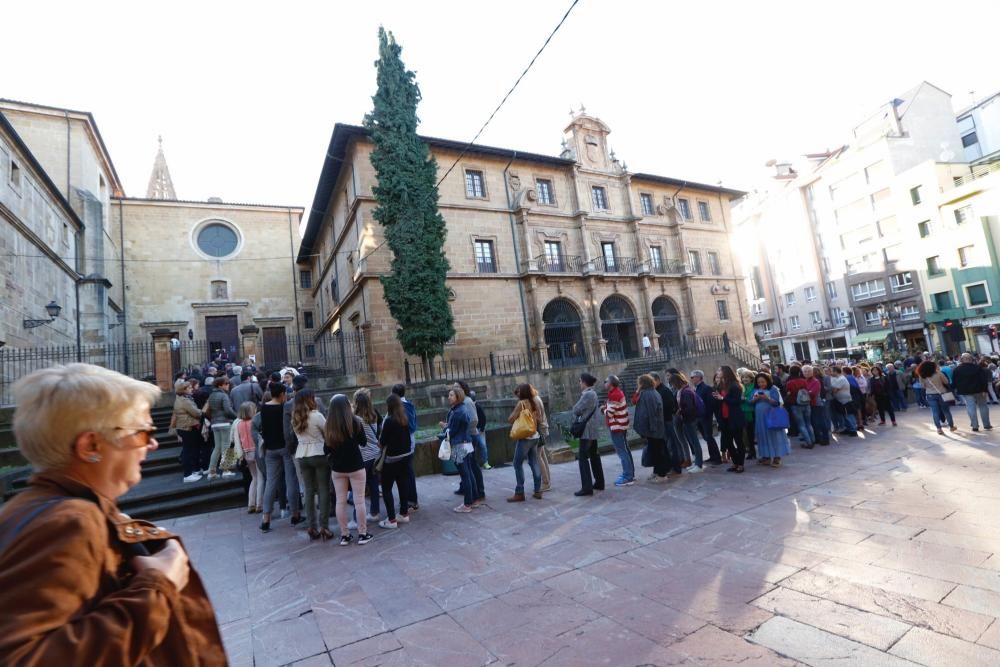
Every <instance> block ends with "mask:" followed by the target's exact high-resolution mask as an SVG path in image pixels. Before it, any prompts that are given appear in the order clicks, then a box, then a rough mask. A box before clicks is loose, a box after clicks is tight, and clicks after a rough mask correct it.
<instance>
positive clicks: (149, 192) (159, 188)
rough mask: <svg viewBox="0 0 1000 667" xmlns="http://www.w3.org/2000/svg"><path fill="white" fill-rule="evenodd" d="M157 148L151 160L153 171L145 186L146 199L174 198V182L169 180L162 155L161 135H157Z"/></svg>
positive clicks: (165, 162) (165, 161) (175, 195)
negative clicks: (154, 157) (154, 156)
mask: <svg viewBox="0 0 1000 667" xmlns="http://www.w3.org/2000/svg"><path fill="white" fill-rule="evenodd" d="M157 142H158V143H159V148H158V149H157V151H156V159H155V160H154V161H153V173H151V174H150V175H149V186H148V187H147V188H146V199H167V200H176V199H177V193H176V192H174V182H173V181H172V180H170V169H168V168H167V158H166V157H165V156H164V155H163V137H157Z"/></svg>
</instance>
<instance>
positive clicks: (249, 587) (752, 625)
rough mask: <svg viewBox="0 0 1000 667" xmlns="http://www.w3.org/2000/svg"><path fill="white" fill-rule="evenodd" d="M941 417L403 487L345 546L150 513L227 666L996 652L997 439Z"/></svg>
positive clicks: (967, 658) (917, 658) (990, 659)
mask: <svg viewBox="0 0 1000 667" xmlns="http://www.w3.org/2000/svg"><path fill="white" fill-rule="evenodd" d="M956 419H958V420H959V421H960V422H962V424H963V427H962V428H961V430H960V431H959V432H958V433H955V434H949V435H945V436H939V435H937V434H936V433H935V432H934V430H933V427H932V426H931V425H930V423H929V421H930V415H929V414H928V413H927V411H926V410H920V411H918V410H915V409H912V408H911V409H910V410H909V412H907V413H905V414H904V415H902V417H901V419H900V427H899V428H895V429H893V428H891V427H869V429H868V430H867V431H866V432H865V434H864V437H862V438H858V439H850V440H842V441H841V442H839V443H835V444H833V445H831V446H830V447H822V448H821V447H817V448H816V449H814V450H812V451H806V450H802V449H798V448H795V450H794V451H793V452H792V455H791V456H790V457H788V458H787V459H786V461H785V465H784V466H783V467H782V468H777V469H775V468H770V467H767V468H764V467H761V466H757V465H754V464H753V462H748V465H747V472H746V473H745V474H743V475H734V474H727V473H726V472H725V471H724V470H725V469H724V468H721V467H720V468H715V469H706V472H705V473H704V474H700V475H685V476H683V477H682V478H680V479H676V480H672V481H670V482H668V483H666V484H652V483H649V482H641V483H638V484H636V485H635V486H632V487H627V488H621V489H619V488H614V487H612V486H610V480H613V479H614V478H615V476H617V474H618V472H619V464H618V462H617V459H616V458H615V457H614V456H606V457H604V469H605V471H606V473H607V475H608V478H609V488H608V489H607V490H606V491H603V492H599V493H597V494H596V495H595V496H593V497H589V498H575V497H573V495H572V492H573V491H575V490H576V489H577V488H578V479H579V478H578V473H577V468H576V464H575V463H570V464H563V465H558V466H553V490H552V491H551V492H550V493H548V494H546V496H545V498H544V500H541V501H539V500H532V499H531V498H530V496H529V498H528V501H527V502H525V503H515V504H511V503H507V502H505V499H506V497H507V496H508V495H510V493H511V491H512V488H513V481H514V473H513V470H512V468H510V467H505V468H500V469H494V470H491V471H487V472H486V473H485V477H486V486H487V493H488V497H489V505H488V507H486V508H484V509H478V510H476V511H475V512H474V513H472V514H465V515H461V514H455V513H453V512H452V511H451V508H452V507H453V506H454V505H455V504H456V501H457V497H456V496H454V495H453V494H452V490H453V489H454V485H455V484H456V478H446V477H430V478H421V479H420V480H418V484H419V489H420V500H421V505H420V510H419V511H418V512H415V513H414V515H413V520H412V522H411V523H410V524H409V525H406V526H401V527H400V528H399V529H398V530H395V531H385V530H380V529H378V528H374V529H372V532H375V533H377V534H376V539H375V540H374V541H373V542H372V543H370V544H368V545H365V546H358V545H352V546H350V547H347V548H341V547H339V546H337V545H336V544H333V543H326V544H322V543H318V542H317V543H310V542H309V541H308V539H307V537H306V535H305V532H304V531H302V530H295V529H292V528H291V527H290V526H289V525H288V522H287V521H277V520H276V521H275V522H274V526H275V528H274V530H273V531H272V532H271V533H269V534H267V535H262V534H261V533H260V532H259V531H258V530H257V524H258V522H259V515H255V516H249V515H247V514H246V513H245V512H244V511H241V510H231V511H226V512H219V513H215V514H209V515H201V516H193V517H186V518H182V519H177V520H174V521H171V522H168V523H169V524H171V525H172V527H173V528H174V529H175V530H177V531H178V532H180V533H181V534H182V535H183V536H184V538H185V541H186V543H187V545H188V548H189V549H190V551H191V555H192V558H193V561H194V563H195V565H196V566H197V567H198V568H199V570H200V571H201V573H202V576H203V577H204V578H205V580H206V582H207V585H208V589H209V592H210V594H211V596H212V600H213V602H214V603H215V607H216V610H217V613H218V617H219V622H220V624H221V625H222V628H223V635H224V637H225V642H226V648H227V650H228V652H229V657H230V659H231V661H232V664H234V665H251V664H255V665H257V666H261V665H278V664H287V663H294V664H296V665H303V666H304V665H310V666H311V665H329V664H331V663H333V664H335V665H338V666H341V665H369V666H370V665H447V666H448V667H460V666H462V665H486V664H496V665H519V666H520V665H546V666H554V665H567V666H573V667H579V666H585V665H615V666H617V665H676V664H685V665H714V664H728V663H737V662H739V663H742V664H753V665H768V666H772V665H791V664H798V663H805V664H809V665H838V666H839V665H855V664H857V665H897V664H898V665H903V664H913V663H916V664H922V665H1000V621H998V620H997V618H996V617H997V616H1000V512H998V509H1000V435H998V434H995V433H990V432H981V433H975V434H974V433H971V432H970V431H969V429H968V428H967V427H965V426H964V424H965V423H966V420H965V418H964V415H962V416H959V415H958V414H957V413H956ZM638 458H639V457H638V453H636V460H638ZM641 470H642V469H640V471H641ZM527 472H528V471H527V469H526V473H527ZM645 472H647V473H648V472H649V471H648V469H647V470H646V471H645ZM529 474H530V473H529ZM643 476H645V475H643ZM529 480H530V476H529ZM529 485H530V481H529ZM334 523H335V522H334Z"/></svg>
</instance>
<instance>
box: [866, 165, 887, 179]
mask: <svg viewBox="0 0 1000 667" xmlns="http://www.w3.org/2000/svg"><path fill="white" fill-rule="evenodd" d="M887 173H888V168H887V167H886V164H885V162H876V163H874V164H870V165H868V166H867V167H865V180H866V181H867V182H868V185H878V184H879V183H881V182H882V180H883V179H884V178H885V176H886V174H887Z"/></svg>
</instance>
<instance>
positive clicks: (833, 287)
mask: <svg viewBox="0 0 1000 667" xmlns="http://www.w3.org/2000/svg"><path fill="white" fill-rule="evenodd" d="M826 296H827V298H829V299H836V298H837V283H835V282H833V281H832V280H831V281H830V282H828V283H827V284H826Z"/></svg>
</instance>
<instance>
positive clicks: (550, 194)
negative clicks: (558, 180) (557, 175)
mask: <svg viewBox="0 0 1000 667" xmlns="http://www.w3.org/2000/svg"><path fill="white" fill-rule="evenodd" d="M535 193H536V194H537V195H538V203H539V204H545V205H547V206H554V205H555V203H556V197H555V192H554V191H553V189H552V181H550V180H548V179H545V178H539V179H538V180H537V181H535Z"/></svg>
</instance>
